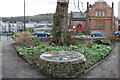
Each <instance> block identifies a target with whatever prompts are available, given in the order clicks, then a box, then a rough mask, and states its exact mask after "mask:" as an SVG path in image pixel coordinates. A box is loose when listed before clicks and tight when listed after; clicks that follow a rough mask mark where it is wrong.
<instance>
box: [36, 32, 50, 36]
mask: <svg viewBox="0 0 120 80" xmlns="http://www.w3.org/2000/svg"><path fill="white" fill-rule="evenodd" d="M34 35H35V36H37V37H39V36H45V37H49V36H51V34H50V33H47V32H45V31H35V33H34Z"/></svg>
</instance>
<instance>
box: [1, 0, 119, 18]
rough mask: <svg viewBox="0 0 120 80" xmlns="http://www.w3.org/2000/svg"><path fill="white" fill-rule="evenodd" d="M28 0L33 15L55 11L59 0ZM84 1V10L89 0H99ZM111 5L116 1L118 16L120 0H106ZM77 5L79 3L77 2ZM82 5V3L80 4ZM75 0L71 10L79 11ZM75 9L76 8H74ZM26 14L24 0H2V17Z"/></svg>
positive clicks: (29, 14) (28, 6)
mask: <svg viewBox="0 0 120 80" xmlns="http://www.w3.org/2000/svg"><path fill="white" fill-rule="evenodd" d="M25 1H26V15H27V16H32V15H37V14H45V13H54V12H55V10H56V1H57V0H25ZM75 1H78V0H75ZM80 1H82V2H83V8H84V10H83V8H82V7H81V6H80V8H81V10H82V11H85V10H86V8H87V7H86V6H87V1H88V2H89V3H91V4H94V3H95V2H96V1H97V0H80ZM104 1H106V2H107V3H108V4H109V5H110V6H112V1H113V2H114V4H115V5H114V7H115V9H114V10H115V16H116V17H117V16H118V1H120V0H104ZM76 5H77V3H76ZM80 5H82V4H80ZM74 7H75V6H74V0H70V3H69V12H70V11H74V10H76V11H78V9H77V8H76V9H74ZM73 9H74V10H73ZM23 15H24V0H0V17H12V16H13V17H14V16H23Z"/></svg>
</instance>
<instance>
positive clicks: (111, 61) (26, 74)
mask: <svg viewBox="0 0 120 80" xmlns="http://www.w3.org/2000/svg"><path fill="white" fill-rule="evenodd" d="M2 43H3V45H2V70H3V71H2V77H3V78H46V76H44V75H42V74H40V73H39V72H37V71H36V70H35V69H34V67H32V66H31V65H29V64H28V63H26V62H25V61H24V60H23V59H21V58H20V57H19V56H18V55H17V54H16V52H15V50H14V48H13V47H12V46H11V45H10V44H11V43H12V41H4V42H2ZM118 46H119V48H120V44H116V46H115V48H114V50H113V51H112V55H111V56H110V57H109V58H108V59H107V60H106V61H104V62H103V63H101V64H99V65H97V66H96V67H95V68H93V69H92V70H91V71H89V72H88V73H87V74H86V75H83V76H81V77H80V78H118ZM119 62H120V61H119ZM119 72H120V71H119Z"/></svg>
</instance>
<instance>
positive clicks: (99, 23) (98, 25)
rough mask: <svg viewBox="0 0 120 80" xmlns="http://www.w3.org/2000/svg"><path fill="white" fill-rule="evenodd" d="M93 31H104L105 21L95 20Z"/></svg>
mask: <svg viewBox="0 0 120 80" xmlns="http://www.w3.org/2000/svg"><path fill="white" fill-rule="evenodd" d="M95 29H96V30H103V29H105V21H101V20H97V21H96V28H95Z"/></svg>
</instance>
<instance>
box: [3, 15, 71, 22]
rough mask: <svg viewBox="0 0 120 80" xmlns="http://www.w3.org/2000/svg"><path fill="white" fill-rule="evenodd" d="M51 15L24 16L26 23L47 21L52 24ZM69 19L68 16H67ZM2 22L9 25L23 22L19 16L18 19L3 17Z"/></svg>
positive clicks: (22, 17)
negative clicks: (9, 23)
mask: <svg viewBox="0 0 120 80" xmlns="http://www.w3.org/2000/svg"><path fill="white" fill-rule="evenodd" d="M53 15H54V13H48V14H38V15H34V16H26V22H29V21H34V22H40V21H48V22H53ZM69 17H70V14H69ZM2 20H3V21H4V22H7V21H9V22H11V23H15V22H18V21H20V22H24V16H19V17H3V18H2Z"/></svg>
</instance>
